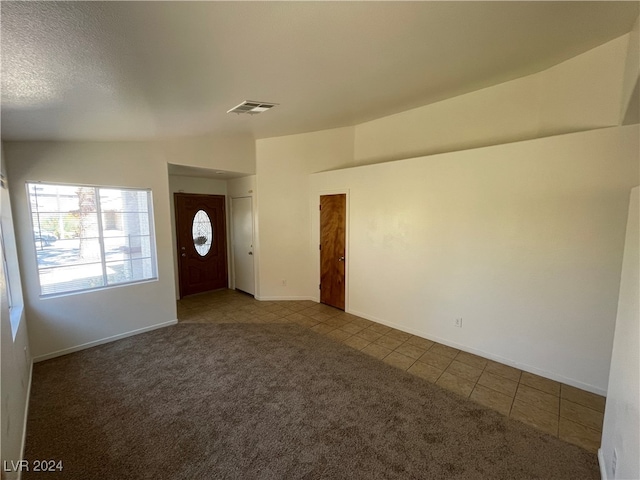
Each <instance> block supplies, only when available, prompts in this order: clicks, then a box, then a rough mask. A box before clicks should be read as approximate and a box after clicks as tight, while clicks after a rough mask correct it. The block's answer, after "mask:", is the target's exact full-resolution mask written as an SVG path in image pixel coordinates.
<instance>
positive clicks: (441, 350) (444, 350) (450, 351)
mask: <svg viewBox="0 0 640 480" xmlns="http://www.w3.org/2000/svg"><path fill="white" fill-rule="evenodd" d="M429 351H430V352H433V353H435V354H437V355H441V356H443V357H447V358H450V359H452V360H453V359H454V358H455V357H456V355H458V353H459V352H460V350H457V349H455V348H451V347H447V346H446V345H442V344H441V343H435V344H434V345H433V346H432V347H431V348H430V349H429Z"/></svg>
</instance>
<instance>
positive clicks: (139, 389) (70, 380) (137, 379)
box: [23, 324, 599, 480]
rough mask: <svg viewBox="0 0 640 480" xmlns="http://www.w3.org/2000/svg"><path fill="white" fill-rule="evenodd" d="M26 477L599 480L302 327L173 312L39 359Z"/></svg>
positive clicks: (558, 447) (453, 399) (558, 451)
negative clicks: (192, 318)
mask: <svg viewBox="0 0 640 480" xmlns="http://www.w3.org/2000/svg"><path fill="white" fill-rule="evenodd" d="M25 457H26V458H27V459H28V460H31V461H33V460H35V459H50V460H51V459H53V460H62V462H63V472H62V473H61V474H60V473H35V472H25V473H24V474H23V478H24V479H25V480H29V479H42V478H48V479H54V478H69V479H82V480H89V479H118V480H125V479H159V480H160V479H172V480H178V479H189V480H198V479H218V478H221V479H222V478H224V479H297V478H305V479H316V478H326V479H341V478H345V479H346V478H349V479H357V478H361V479H377V478H380V479H383V478H384V479H391V478H399V479H451V478H454V479H456V478H457V479H510V480H511V479H544V480H547V479H554V478H555V479H563V480H566V479H580V480H585V479H591V478H593V479H597V478H599V474H598V466H597V460H596V457H595V455H593V454H590V453H588V452H586V451H585V450H582V449H581V448H579V447H576V446H573V445H570V444H568V443H565V442H563V441H561V440H558V439H557V438H553V437H551V436H548V435H546V434H544V433H541V432H538V431H536V430H534V429H532V428H530V427H528V426H526V425H524V424H521V423H519V422H517V421H515V420H511V419H509V418H506V417H504V416H502V415H500V414H498V413H496V412H494V411H492V410H489V409H486V408H484V407H482V406H480V405H478V404H476V403H474V402H472V401H470V400H467V399H464V398H462V397H458V396H456V395H455V394H453V393H450V392H447V391H444V390H442V389H440V388H439V387H437V386H435V385H433V384H430V383H428V382H426V381H424V380H421V379H419V378H417V377H415V376H413V375H410V374H407V373H405V372H402V371H400V370H397V369H395V368H393V367H391V366H388V365H386V364H384V363H383V362H379V361H376V360H375V359H373V358H371V357H369V356H368V355H365V354H363V353H360V352H357V351H355V350H353V349H351V348H349V347H347V346H344V345H342V344H339V343H336V342H333V341H331V340H329V339H327V338H325V337H322V336H321V335H318V334H315V333H314V332H311V331H309V330H308V329H305V328H303V327H299V326H297V325H248V324H222V325H212V324H208V325H205V324H179V325H176V326H173V327H168V328H164V329H160V330H155V331H153V332H149V333H145V334H142V335H138V336H135V337H131V338H127V339H124V340H120V341H117V342H114V343H110V344H107V345H102V346H99V347H95V348H92V349H89V350H85V351H82V352H78V353H74V354H71V355H67V356H64V357H59V358H56V359H53V360H49V361H46V362H42V363H38V364H36V365H35V366H34V373H33V384H32V397H31V403H30V407H29V420H28V427H27V444H26V456H25Z"/></svg>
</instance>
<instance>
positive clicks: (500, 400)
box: [470, 385, 513, 416]
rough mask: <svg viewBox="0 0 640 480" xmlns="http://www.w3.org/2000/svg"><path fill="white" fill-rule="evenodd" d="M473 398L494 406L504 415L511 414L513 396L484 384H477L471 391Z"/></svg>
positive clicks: (483, 403) (485, 404) (491, 406)
mask: <svg viewBox="0 0 640 480" xmlns="http://www.w3.org/2000/svg"><path fill="white" fill-rule="evenodd" d="M470 398H471V400H474V401H476V402H478V403H480V404H482V405H484V406H485V407H489V408H492V409H493V410H496V411H497V412H500V413H501V414H503V415H506V416H509V412H511V404H512V403H513V397H510V396H509V395H504V394H503V393H499V392H496V391H495V390H492V389H490V388H487V387H484V386H482V385H476V386H475V388H474V389H473V392H471V397H470Z"/></svg>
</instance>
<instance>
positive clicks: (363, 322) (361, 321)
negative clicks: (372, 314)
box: [351, 315, 373, 328]
mask: <svg viewBox="0 0 640 480" xmlns="http://www.w3.org/2000/svg"><path fill="white" fill-rule="evenodd" d="M351 316H352V317H353V318H352V319H351V323H353V324H355V325H358V326H360V327H362V328H368V327H370V326H371V325H373V322H372V321H371V320H367V319H365V318H360V317H356V316H355V315H351Z"/></svg>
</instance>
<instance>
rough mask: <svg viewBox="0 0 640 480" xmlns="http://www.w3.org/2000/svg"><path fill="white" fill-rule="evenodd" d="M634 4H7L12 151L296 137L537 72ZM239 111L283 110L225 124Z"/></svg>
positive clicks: (623, 19) (5, 63)
mask: <svg viewBox="0 0 640 480" xmlns="http://www.w3.org/2000/svg"><path fill="white" fill-rule="evenodd" d="M637 16H638V2H608V1H604V2H574V1H569V2H545V1H541V2H476V1H474V2H395V1H392V2H181V1H174V2H48V1H47V2H32V1H27V2H2V5H1V27H2V137H3V139H87V140H112V139H152V138H171V137H182V136H192V135H243V134H244V135H251V136H253V137H255V138H264V137H270V136H279V135H287V134H292V133H301V132H307V131H313V130H321V129H326V128H333V127H339V126H346V125H353V124H357V123H361V122H364V121H367V120H371V119H374V118H378V117H381V116H384V115H389V114H393V113H396V112H399V111H403V110H407V109H409V108H413V107H418V106H421V105H425V104H428V103H432V102H435V101H439V100H442V99H445V98H448V97H452V96H455V95H459V94H462V93H466V92H470V91H473V90H477V89H480V88H484V87H487V86H490V85H495V84H497V83H501V82H505V81H508V80H511V79H514V78H518V77H521V76H524V75H528V74H531V73H535V72H537V71H540V70H542V69H545V68H548V67H550V66H552V65H555V64H557V63H559V62H561V61H563V60H566V59H568V58H570V57H572V56H575V55H577V54H580V53H582V52H584V51H586V50H589V49H591V48H593V47H595V46H597V45H600V44H602V43H605V42H607V41H609V40H611V39H613V38H616V37H619V36H620V35H623V34H625V33H627V32H629V31H630V30H631V28H632V26H633V23H634V21H635V19H636V18H637ZM243 100H257V101H268V102H275V103H278V104H279V105H278V106H276V107H275V108H273V109H271V110H270V111H268V112H265V113H262V114H260V115H256V116H249V115H236V114H227V113H226V111H227V110H229V109H230V108H232V107H234V106H235V105H237V104H238V103H240V102H241V101H243Z"/></svg>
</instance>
